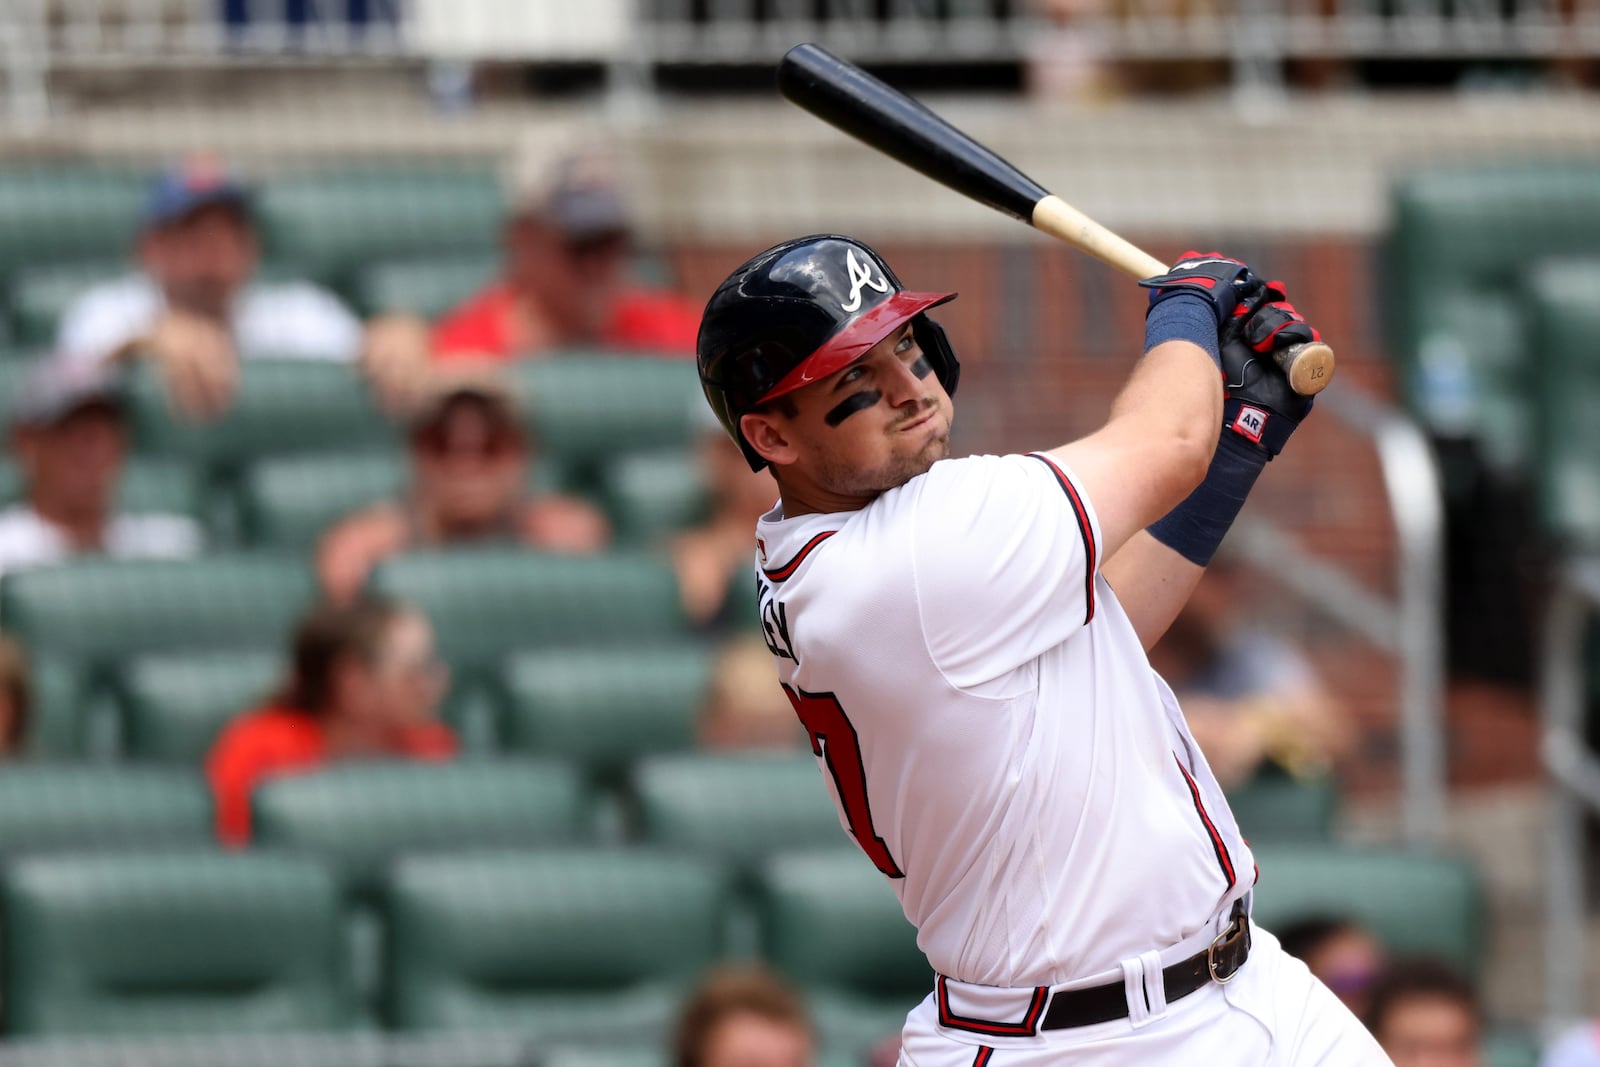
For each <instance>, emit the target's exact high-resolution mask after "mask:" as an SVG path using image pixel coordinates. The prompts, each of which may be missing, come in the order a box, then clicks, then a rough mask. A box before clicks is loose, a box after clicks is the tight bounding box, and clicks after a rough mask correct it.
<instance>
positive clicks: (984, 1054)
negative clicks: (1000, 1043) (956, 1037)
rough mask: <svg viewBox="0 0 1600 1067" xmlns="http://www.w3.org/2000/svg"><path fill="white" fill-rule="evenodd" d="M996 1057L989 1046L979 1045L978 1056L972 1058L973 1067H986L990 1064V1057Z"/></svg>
mask: <svg viewBox="0 0 1600 1067" xmlns="http://www.w3.org/2000/svg"><path fill="white" fill-rule="evenodd" d="M993 1055H994V1049H992V1048H990V1047H989V1046H988V1045H979V1046H978V1054H977V1055H976V1056H974V1057H972V1067H984V1065H985V1064H987V1063H988V1062H989V1057H991V1056H993Z"/></svg>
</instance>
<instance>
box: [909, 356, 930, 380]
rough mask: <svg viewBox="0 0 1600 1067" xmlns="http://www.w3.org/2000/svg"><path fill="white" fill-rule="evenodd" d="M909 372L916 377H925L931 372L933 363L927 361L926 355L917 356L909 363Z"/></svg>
mask: <svg viewBox="0 0 1600 1067" xmlns="http://www.w3.org/2000/svg"><path fill="white" fill-rule="evenodd" d="M911 373H912V374H915V375H916V376H917V377H918V378H926V377H927V376H928V375H930V374H932V373H933V364H932V363H929V362H928V357H927V356H918V357H917V358H916V360H915V361H914V362H913V363H912V364H911Z"/></svg>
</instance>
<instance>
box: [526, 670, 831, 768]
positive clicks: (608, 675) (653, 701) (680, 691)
mask: <svg viewBox="0 0 1600 1067" xmlns="http://www.w3.org/2000/svg"><path fill="white" fill-rule="evenodd" d="M711 668H712V655H711V651H710V649H708V648H706V647H705V646H702V645H696V644H677V645H666V646H644V647H639V648H636V649H632V650H627V649H577V650H560V651H555V650H552V651H544V652H524V653H522V654H521V655H518V656H516V657H515V658H513V659H512V660H511V661H510V662H509V663H508V664H507V665H506V670H505V674H504V678H505V686H506V691H507V695H508V714H507V717H506V722H505V727H504V730H503V736H504V741H505V745H506V747H507V748H509V749H512V750H514V751H519V752H530V753H538V754H541V755H553V756H562V757H565V758H567V759H572V760H576V761H578V762H580V763H582V764H583V765H585V766H586V767H588V768H590V770H591V771H594V772H596V773H597V774H598V775H599V776H601V777H607V776H611V775H614V774H615V773H616V772H618V771H619V770H620V769H621V768H622V767H624V766H625V765H626V764H628V763H629V762H631V761H632V760H634V759H636V758H637V757H639V756H642V755H646V754H649V753H653V752H672V751H682V750H684V749H689V748H692V747H693V746H694V743H695V719H696V716H697V715H698V714H699V710H700V705H701V704H702V703H703V702H704V700H705V695H706V690H707V688H708V687H709V685H710V684H711ZM813 773H815V771H813Z"/></svg>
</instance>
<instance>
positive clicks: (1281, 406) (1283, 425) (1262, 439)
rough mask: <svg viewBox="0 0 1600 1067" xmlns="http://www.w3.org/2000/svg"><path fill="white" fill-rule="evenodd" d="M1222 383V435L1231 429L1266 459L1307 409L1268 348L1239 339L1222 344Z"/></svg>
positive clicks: (1308, 401)
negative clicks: (1262, 349)
mask: <svg viewBox="0 0 1600 1067" xmlns="http://www.w3.org/2000/svg"><path fill="white" fill-rule="evenodd" d="M1301 321H1302V322H1303V321H1304V320H1301ZM1308 329H1309V327H1308ZM1312 332H1313V333H1315V331H1312ZM1282 333H1283V331H1279V336H1281V335H1282ZM1222 387H1223V401H1222V432H1223V436H1227V435H1228V433H1229V431H1232V432H1233V433H1234V434H1237V435H1238V436H1239V437H1240V438H1242V439H1243V440H1244V441H1245V442H1248V443H1249V444H1250V445H1253V446H1254V447H1256V448H1258V449H1260V450H1261V451H1263V452H1265V453H1266V454H1267V458H1268V459H1271V458H1272V457H1273V456H1276V455H1277V454H1278V453H1279V452H1282V451H1283V446H1284V445H1285V444H1287V443H1288V441H1289V436H1290V435H1291V434H1293V433H1294V431H1295V430H1296V429H1297V428H1298V427H1299V425H1300V423H1301V421H1302V420H1304V419H1305V417H1306V416H1307V415H1308V414H1310V413H1311V400H1312V398H1311V397H1309V396H1301V395H1300V394H1299V393H1297V392H1295V391H1294V390H1293V389H1291V388H1290V387H1289V379H1288V377H1287V376H1286V375H1285V374H1284V373H1283V370H1282V369H1281V368H1280V367H1279V366H1278V364H1277V363H1276V362H1275V361H1274V360H1273V358H1272V356H1271V353H1270V349H1269V351H1267V352H1257V351H1255V350H1254V349H1253V348H1251V347H1250V345H1249V344H1247V343H1246V342H1245V341H1244V339H1243V338H1235V339H1233V340H1231V341H1228V342H1226V343H1225V344H1223V346H1222Z"/></svg>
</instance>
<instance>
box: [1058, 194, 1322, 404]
mask: <svg viewBox="0 0 1600 1067" xmlns="http://www.w3.org/2000/svg"><path fill="white" fill-rule="evenodd" d="M1029 221H1030V222H1032V224H1033V227H1034V229H1036V230H1042V231H1044V232H1045V233H1047V234H1049V235H1050V236H1052V237H1057V238H1060V239H1061V240H1063V241H1065V242H1067V243H1068V244H1070V245H1073V246H1075V247H1077V248H1081V249H1083V250H1084V251H1085V252H1087V253H1089V254H1090V255H1091V256H1094V257H1095V258H1096V259H1098V260H1100V261H1101V262H1102V263H1105V264H1106V265H1107V266H1111V267H1115V268H1116V269H1117V270H1120V271H1122V273H1124V274H1127V275H1131V276H1132V277H1135V278H1153V277H1155V276H1156V275H1157V274H1165V273H1166V272H1167V264H1165V263H1163V262H1161V261H1160V260H1159V259H1157V258H1156V257H1155V256H1152V255H1151V254H1150V253H1148V252H1146V251H1145V250H1144V249H1142V248H1140V247H1138V246H1137V245H1134V244H1131V243H1130V242H1128V241H1126V240H1124V239H1123V238H1121V237H1119V236H1117V235H1116V234H1115V233H1112V232H1111V231H1110V230H1108V229H1106V228H1105V227H1104V226H1102V225H1100V224H1099V223H1098V222H1096V221H1094V220H1093V219H1091V218H1090V217H1089V216H1087V215H1085V214H1084V213H1083V212H1081V211H1079V210H1078V209H1077V208H1075V207H1073V206H1072V205H1071V204H1069V203H1067V202H1066V201H1065V200H1063V199H1061V198H1060V197H1059V196H1055V195H1050V196H1046V197H1045V198H1044V199H1042V200H1040V201H1039V202H1038V203H1037V204H1034V205H1033V217H1032V219H1030V220H1029ZM1272 358H1273V359H1274V360H1275V361H1276V362H1277V364H1278V366H1279V367H1281V368H1283V373H1284V374H1285V375H1286V376H1287V377H1288V379H1289V388H1291V389H1293V390H1294V391H1295V392H1297V393H1299V394H1300V395H1301V396H1316V395H1317V394H1318V393H1320V392H1322V390H1324V389H1326V388H1327V387H1328V384H1329V383H1330V382H1332V381H1333V372H1334V356H1333V349H1332V348H1329V347H1328V345H1327V344H1326V343H1324V342H1322V341H1312V342H1311V343H1309V344H1303V345H1293V346H1291V347H1289V348H1284V349H1278V350H1275V351H1274V352H1273V353H1272Z"/></svg>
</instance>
